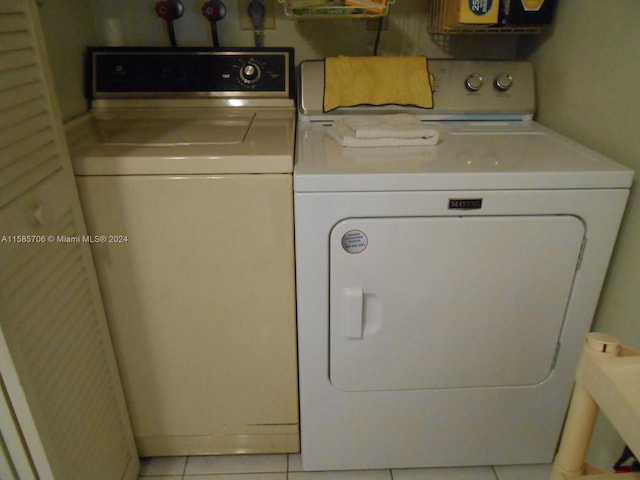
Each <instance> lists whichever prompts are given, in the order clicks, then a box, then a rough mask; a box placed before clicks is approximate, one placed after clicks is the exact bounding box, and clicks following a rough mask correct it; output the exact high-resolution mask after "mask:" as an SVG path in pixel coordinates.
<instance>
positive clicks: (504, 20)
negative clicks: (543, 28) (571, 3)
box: [499, 0, 553, 26]
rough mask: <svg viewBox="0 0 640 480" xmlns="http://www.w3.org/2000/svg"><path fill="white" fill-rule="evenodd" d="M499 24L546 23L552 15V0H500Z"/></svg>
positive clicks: (548, 22)
mask: <svg viewBox="0 0 640 480" xmlns="http://www.w3.org/2000/svg"><path fill="white" fill-rule="evenodd" d="M500 3H501V4H500V20H499V23H500V25H505V26H506V25H548V24H550V23H551V19H552V16H553V1H552V0H501V2H500Z"/></svg>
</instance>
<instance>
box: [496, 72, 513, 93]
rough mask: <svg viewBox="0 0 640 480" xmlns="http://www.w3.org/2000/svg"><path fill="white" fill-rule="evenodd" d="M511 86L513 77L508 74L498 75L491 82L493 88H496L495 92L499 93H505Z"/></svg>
mask: <svg viewBox="0 0 640 480" xmlns="http://www.w3.org/2000/svg"><path fill="white" fill-rule="evenodd" d="M511 85H513V77H512V76H511V75H509V74H508V73H501V74H499V75H498V76H497V77H496V79H495V80H494V81H493V86H494V87H496V90H499V91H501V92H506V91H507V90H509V89H510V88H511Z"/></svg>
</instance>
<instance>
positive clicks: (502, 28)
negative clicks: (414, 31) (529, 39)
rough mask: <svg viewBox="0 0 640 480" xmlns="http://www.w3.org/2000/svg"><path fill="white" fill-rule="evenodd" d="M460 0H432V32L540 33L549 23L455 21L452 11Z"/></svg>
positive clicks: (444, 33) (429, 26)
mask: <svg viewBox="0 0 640 480" xmlns="http://www.w3.org/2000/svg"><path fill="white" fill-rule="evenodd" d="M458 2H459V0H430V3H429V24H428V29H429V33H431V34H442V35H470V34H472V35H473V34H475V35H517V34H538V33H541V32H542V31H544V30H545V29H546V28H547V27H548V25H471V24H462V23H454V22H452V21H451V18H452V16H451V15H450V12H451V11H452V9H454V8H455V4H456V3H458Z"/></svg>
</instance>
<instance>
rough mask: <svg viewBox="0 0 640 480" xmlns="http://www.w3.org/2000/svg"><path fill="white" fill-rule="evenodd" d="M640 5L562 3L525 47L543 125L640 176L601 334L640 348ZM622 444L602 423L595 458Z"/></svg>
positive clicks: (600, 320) (606, 458) (595, 0)
mask: <svg viewBox="0 0 640 480" xmlns="http://www.w3.org/2000/svg"><path fill="white" fill-rule="evenodd" d="M638 25H640V5H639V4H638V1H637V0H616V1H615V2H603V1H601V0H559V1H558V2H557V9H556V12H555V19H554V26H553V30H552V32H550V33H549V34H548V35H546V36H544V37H543V38H541V39H536V40H535V41H528V42H524V43H523V44H522V45H521V47H522V50H521V51H520V55H521V56H524V57H528V58H529V59H530V60H531V61H532V62H533V63H534V66H535V70H536V72H537V85H538V99H539V100H538V116H537V119H538V120H539V121H540V122H541V123H544V124H546V125H548V126H550V127H552V128H554V129H556V130H559V131H560V132H562V133H564V134H565V135H567V136H569V137H571V138H573V139H575V140H577V141H578V142H580V143H583V144H585V145H587V146H589V147H591V148H593V149H594V150H597V151H599V152H601V153H603V154H605V155H607V156H610V157H611V158H614V159H616V160H618V161H619V162H621V163H622V164H624V165H626V166H628V167H629V168H632V169H633V170H635V172H636V182H635V183H636V184H635V185H634V188H633V189H632V194H631V198H630V200H629V205H628V209H627V213H626V217H625V220H624V223H623V226H622V229H621V234H620V237H619V239H618V245H617V248H616V251H615V255H614V259H613V262H612V265H611V268H610V271H609V276H608V279H607V282H606V286H605V290H604V292H603V295H602V297H601V303H600V307H599V311H598V313H597V316H596V322H595V324H594V330H597V331H603V332H607V333H611V334H613V335H617V336H619V337H620V338H621V339H622V340H623V342H624V343H626V344H628V345H630V346H633V347H635V348H640V295H639V294H638V291H639V290H640V195H638V188H637V183H638V177H639V173H640V134H639V133H638V120H639V118H640V100H639V99H638V98H639V96H638V92H639V89H638V79H639V78H640V62H638V60H637V57H636V55H637V50H638V48H640V29H639V28H638ZM621 446H622V442H621V441H620V440H619V439H618V438H617V435H616V434H615V433H614V432H613V430H612V428H611V427H609V426H608V425H607V423H606V422H605V421H601V422H599V423H598V426H597V431H596V434H595V435H594V441H593V444H592V447H591V450H590V453H589V460H590V461H591V462H593V463H595V464H599V465H601V466H603V467H610V466H611V463H612V461H613V460H615V457H616V456H618V455H619V454H620V453H621ZM637 453H640V452H637Z"/></svg>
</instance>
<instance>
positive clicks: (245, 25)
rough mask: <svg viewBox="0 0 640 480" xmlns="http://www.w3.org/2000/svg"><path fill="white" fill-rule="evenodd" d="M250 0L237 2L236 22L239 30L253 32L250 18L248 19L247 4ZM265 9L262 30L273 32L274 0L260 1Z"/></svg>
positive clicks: (274, 23)
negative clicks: (238, 23)
mask: <svg viewBox="0 0 640 480" xmlns="http://www.w3.org/2000/svg"><path fill="white" fill-rule="evenodd" d="M250 3H251V0H238V20H239V22H240V30H253V25H251V17H249V12H248V10H249V4H250ZM262 3H263V4H264V9H265V15H264V26H263V30H275V28H276V7H275V0H262Z"/></svg>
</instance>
